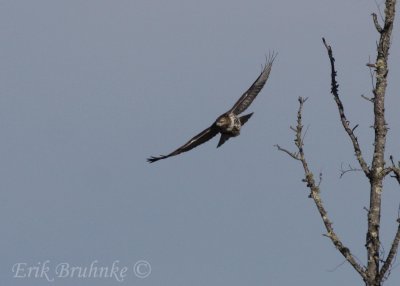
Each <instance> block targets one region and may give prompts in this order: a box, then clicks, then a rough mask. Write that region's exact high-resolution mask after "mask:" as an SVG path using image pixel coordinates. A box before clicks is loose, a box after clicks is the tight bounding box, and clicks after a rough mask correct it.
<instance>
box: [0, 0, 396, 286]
mask: <svg viewBox="0 0 400 286" xmlns="http://www.w3.org/2000/svg"><path fill="white" fill-rule="evenodd" d="M377 2H378V4H380V3H383V1H377ZM380 8H381V9H383V6H380ZM372 12H377V7H376V4H375V1H373V0H368V1H365V0H338V1H327V0H306V1H278V0H275V1H273V0H271V1H267V0H263V1H261V0H258V1H238V0H233V1H232V0H231V1H227V0H225V1H209V0H203V1H193V0H186V1H184V0H169V1H162V0H157V1H155V0H146V1H145V0H129V1H128V0H118V1H115V0H114V1H110V0H108V1H105V0H85V1H83V0H79V1H77V0H68V1H42V0H35V1H12V0H8V1H6V0H3V1H0V36H1V39H2V41H1V45H0V134H1V140H0V188H1V192H0V225H1V231H2V239H1V240H0V255H1V257H2V258H1V260H0V271H1V280H2V281H4V283H5V284H4V285H72V284H74V285H138V286H148V285H193V286H200V285H202V286H203V285H230V286H234V285H238V286H239V285H325V286H330V285H361V284H362V280H361V278H360V277H359V276H358V275H357V273H356V272H355V271H354V270H353V269H352V268H351V267H350V266H349V265H348V264H347V263H344V259H343V257H342V256H341V255H340V254H339V252H337V251H336V250H335V248H334V247H333V245H332V243H331V242H330V241H329V239H327V238H326V237H324V236H323V234H324V232H325V230H324V228H323V224H322V221H321V219H320V217H319V215H318V213H317V211H316V208H315V206H314V204H313V202H312V201H311V200H310V199H309V198H308V193H309V190H308V189H307V188H306V186H305V184H304V183H302V182H301V180H302V178H303V177H304V174H303V172H302V169H301V166H300V164H299V163H298V162H295V161H293V160H292V159H290V158H289V157H288V156H287V155H285V154H283V153H281V152H278V151H277V150H276V148H274V146H273V145H274V144H277V143H278V144H280V145H281V146H283V147H287V148H288V149H291V150H294V145H293V139H294V136H293V132H292V131H291V130H290V129H289V126H290V125H294V124H295V120H296V112H297V108H298V102H297V98H298V97H299V96H303V97H308V98H309V99H308V101H307V103H306V105H305V110H304V124H305V125H306V126H308V133H307V136H306V138H305V151H306V155H307V158H308V160H309V163H310V167H311V169H312V170H313V171H314V172H315V174H316V175H318V174H319V173H320V172H322V174H323V180H322V183H321V191H322V198H323V200H324V202H325V206H326V208H327V210H328V212H329V215H330V217H331V219H332V220H333V222H334V228H335V230H336V231H337V234H338V235H339V237H340V238H341V239H342V241H343V243H345V245H346V246H348V247H349V248H350V249H351V250H352V252H353V253H354V255H355V256H356V257H357V258H358V259H359V261H360V263H366V254H365V253H366V251H365V247H364V244H365V234H366V224H367V222H366V217H367V212H366V211H365V210H364V207H366V206H368V198H369V190H368V181H367V179H366V178H365V177H364V176H363V174H362V173H360V172H354V173H349V174H346V175H345V176H344V177H343V178H342V179H339V175H340V167H341V165H342V164H343V166H345V167H346V166H348V165H349V164H350V165H352V166H353V167H357V163H356V160H355V157H354V156H353V153H354V152H353V150H352V147H351V144H350V140H349V138H347V137H346V135H345V132H344V130H343V129H342V128H341V124H340V121H339V117H338V112H337V109H336V106H335V103H334V101H333V99H332V96H331V95H330V93H329V92H330V66H329V61H328V58H327V55H326V50H325V48H324V46H323V44H322V41H321V37H323V36H324V37H326V39H327V41H328V43H329V44H331V45H332V47H333V51H334V55H335V57H336V64H337V70H338V80H339V83H340V88H339V90H340V95H341V97H342V100H343V102H344V104H345V111H346V112H347V116H348V119H349V120H350V121H351V125H352V126H354V125H356V124H359V127H358V128H357V130H356V135H357V136H358V138H359V140H360V144H361V145H362V150H363V152H364V154H365V157H366V159H367V160H368V161H369V162H370V160H371V157H372V155H371V154H372V152H371V150H372V147H373V146H372V141H371V140H372V138H373V130H372V129H371V128H370V126H371V124H372V122H373V121H372V105H371V104H370V103H369V102H368V101H366V100H364V99H362V98H361V97H360V95H361V94H364V95H365V96H368V97H369V96H371V89H372V87H371V78H370V74H369V70H368V68H367V67H366V66H365V64H366V63H367V62H368V61H369V58H371V61H373V60H374V58H375V48H376V41H377V39H378V34H377V33H376V31H375V29H374V26H373V23H372V19H371V16H370V14H371V13H372ZM397 20H399V19H396V21H397ZM398 23H399V21H397V22H396V25H395V29H394V36H393V45H392V50H391V58H390V67H389V69H390V73H389V87H388V93H387V121H388V124H389V127H390V130H389V137H388V145H387V154H388V155H389V154H392V155H393V156H394V157H395V159H397V160H399V159H400V152H399V149H398V145H399V140H398V138H399V136H400V121H399V117H398V110H399V105H400V99H399V90H400V83H399V80H398V78H399V76H400V52H399V51H400V49H399V45H400V43H399V37H398V35H399V31H400V29H399V28H400V27H399V24H398ZM271 51H275V52H278V53H279V55H278V57H277V59H276V61H275V63H274V66H273V68H272V73H271V76H270V78H269V80H268V83H267V85H266V86H265V88H264V89H263V90H262V92H261V93H260V94H259V96H258V97H257V98H256V100H255V101H254V103H253V105H252V106H251V107H250V108H249V112H252V111H254V116H253V117H252V118H251V120H250V121H249V122H248V123H247V124H246V125H245V127H244V128H243V129H242V134H241V136H239V137H237V138H233V139H231V140H229V141H228V142H227V143H225V144H224V146H222V147H221V148H219V149H216V145H217V142H218V140H217V139H213V140H211V141H209V142H207V143H206V144H204V145H202V146H200V147H198V148H196V149H193V150H192V151H191V152H188V153H185V154H182V155H180V156H177V157H173V158H169V159H167V160H163V161H159V162H157V163H154V164H151V165H150V164H148V163H147V162H146V158H147V157H148V156H150V155H159V154H165V153H169V152H171V151H173V150H174V149H175V148H177V147H179V146H180V145H181V144H183V143H185V142H186V141H187V140H188V139H189V138H191V137H192V136H193V135H195V134H197V133H198V132H200V131H201V130H203V129H204V128H206V127H207V126H209V125H210V124H211V123H212V122H213V121H214V120H215V118H216V117H217V116H219V115H220V114H221V113H223V112H225V111H226V110H228V109H229V108H230V107H231V106H232V105H233V103H234V102H235V101H236V100H237V99H238V98H239V97H240V95H241V94H242V92H243V91H245V90H246V89H247V88H248V87H249V86H250V84H251V83H252V82H253V81H254V80H255V78H256V77H257V76H258V75H259V73H260V71H261V66H262V64H263V63H264V62H265V56H266V55H268V53H269V52H271ZM385 187H386V189H385V193H384V201H383V207H384V209H383V213H382V218H383V223H382V242H383V246H384V249H383V251H384V253H385V254H387V253H388V251H389V250H388V249H389V247H390V241H392V239H393V236H394V232H395V230H396V223H395V220H396V218H397V215H398V205H399V201H400V190H399V187H398V185H397V184H396V183H395V182H394V180H392V179H390V178H389V179H387V180H386V181H385ZM140 260H145V261H147V262H148V264H137V265H136V267H135V263H137V262H138V261H140ZM96 261H97V262H96ZM113 263H114V265H115V264H118V266H119V267H120V270H121V269H122V268H124V267H127V271H126V272H125V276H124V275H122V274H123V273H121V271H122V270H121V271H120V272H118V273H119V274H120V276H118V277H119V278H122V281H120V282H118V279H117V275H115V276H112V277H108V278H107V277H93V276H91V277H88V278H86V279H83V278H77V277H75V278H74V277H71V275H65V277H58V276H57V273H56V272H57V269H58V270H60V268H57V267H62V266H60V265H64V266H65V267H67V266H69V267H72V266H76V267H81V268H84V267H90V265H93V266H98V267H100V266H103V267H108V268H111V267H112V264H113ZM40 265H42V266H43V265H45V266H46V267H48V270H46V269H44V273H46V274H47V275H48V276H49V277H48V278H49V279H47V278H46V275H44V274H42V275H39V274H38V275H36V276H37V277H35V275H34V273H31V274H30V277H27V276H28V273H27V271H28V270H27V268H28V267H34V266H40ZM18 267H19V268H18ZM149 267H151V273H149V270H150V268H149ZM17 268H18V269H19V270H18V271H19V272H18V271H17ZM32 269H33V268H32ZM21 271H22V272H21ZM46 271H47V272H46ZM65 271H67V270H65ZM135 271H136V272H135ZM58 273H59V272H58ZM23 274H25V275H26V277H25V278H15V276H23ZM64 274H65V273H64ZM141 274H143V275H144V276H147V277H145V278H140V277H138V276H140V275H141ZM146 274H148V275H146ZM59 276H60V275H59ZM122 276H123V277H122ZM52 278H53V279H54V282H49V281H48V280H52ZM399 284H400V263H399V259H398V260H397V261H396V262H395V266H394V268H393V270H392V275H391V277H390V279H389V280H388V281H387V283H386V284H385V285H388V286H394V285H399Z"/></svg>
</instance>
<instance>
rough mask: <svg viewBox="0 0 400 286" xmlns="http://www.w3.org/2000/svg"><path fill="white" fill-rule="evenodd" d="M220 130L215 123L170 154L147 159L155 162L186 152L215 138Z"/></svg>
mask: <svg viewBox="0 0 400 286" xmlns="http://www.w3.org/2000/svg"><path fill="white" fill-rule="evenodd" d="M218 132H219V131H218V130H217V128H216V126H215V125H214V124H213V125H211V126H210V127H208V128H207V129H205V130H203V131H202V132H200V133H199V134H197V135H196V136H194V137H193V138H192V139H190V140H189V141H188V142H186V144H184V145H183V146H181V147H179V148H178V149H176V150H175V151H174V152H172V153H170V154H168V155H161V156H158V157H154V156H152V157H150V158H148V159H147V162H149V163H153V162H155V161H158V160H161V159H165V158H168V157H171V156H175V155H178V154H180V153H182V152H186V151H189V150H191V149H193V148H194V147H197V146H199V145H201V144H203V143H204V142H207V141H208V140H210V139H211V138H213V137H214V136H215V135H217V134H218Z"/></svg>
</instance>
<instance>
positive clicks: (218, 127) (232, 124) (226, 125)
mask: <svg viewBox="0 0 400 286" xmlns="http://www.w3.org/2000/svg"><path fill="white" fill-rule="evenodd" d="M274 59H275V55H274V54H272V55H270V57H269V58H268V60H267V62H266V64H265V66H264V68H263V70H262V72H261V74H260V75H259V76H258V78H257V79H256V81H255V82H254V83H253V84H252V85H251V87H250V88H249V89H248V90H247V91H246V92H245V93H244V94H243V95H242V96H241V97H240V98H239V100H238V101H237V102H236V103H235V104H234V106H233V107H232V108H231V109H230V110H229V111H227V112H225V113H224V114H222V115H221V116H219V117H218V118H217V119H216V120H215V122H214V123H213V124H212V125H211V126H210V127H208V128H207V129H205V130H203V131H202V132H200V133H199V134H197V135H196V136H194V137H193V138H192V139H190V140H189V141H188V142H187V143H186V144H184V145H183V146H181V147H179V148H178V149H176V150H175V151H173V152H172V153H170V154H168V155H161V156H158V157H150V158H148V159H147V161H148V162H149V163H153V162H156V161H158V160H161V159H166V158H168V157H171V156H175V155H178V154H180V153H182V152H187V151H189V150H191V149H193V148H194V147H196V146H198V145H200V144H203V143H204V142H206V141H208V140H210V139H211V138H213V137H214V136H216V135H217V134H218V133H220V134H221V137H220V139H219V142H218V145H217V148H218V147H220V146H221V145H222V144H224V143H225V142H226V141H227V140H228V139H229V138H231V137H236V136H238V135H239V134H240V129H241V127H242V126H243V125H244V124H245V123H246V122H247V120H249V119H250V117H251V116H252V115H253V113H249V114H247V115H243V116H240V117H239V116H238V115H239V114H240V113H242V112H243V111H244V110H246V109H247V108H248V107H249V106H250V104H251V103H252V102H253V100H254V99H255V98H256V96H257V95H258V93H259V92H260V91H261V89H262V88H263V87H264V85H265V83H266V82H267V79H268V77H269V74H270V72H271V68H272V63H273V62H274Z"/></svg>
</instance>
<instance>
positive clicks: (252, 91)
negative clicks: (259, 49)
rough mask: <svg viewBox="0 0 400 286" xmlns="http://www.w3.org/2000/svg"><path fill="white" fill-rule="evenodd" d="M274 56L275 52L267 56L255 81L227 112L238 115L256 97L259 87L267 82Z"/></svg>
mask: <svg viewBox="0 0 400 286" xmlns="http://www.w3.org/2000/svg"><path fill="white" fill-rule="evenodd" d="M275 57H276V54H275V53H272V54H270V55H269V56H268V58H267V60H266V63H265V66H264V68H263V70H262V72H261V74H260V75H259V76H258V78H257V79H256V81H255V82H254V83H253V84H252V85H251V86H250V88H249V89H248V90H247V91H246V92H245V93H244V94H243V95H242V96H241V97H240V98H239V100H238V101H237V102H236V103H235V105H234V106H233V107H232V108H231V110H229V111H228V113H231V112H233V113H234V114H235V115H238V114H240V113H242V112H243V111H245V110H246V109H247V108H248V107H249V106H250V104H251V103H252V102H253V100H254V99H255V98H256V96H257V95H258V93H259V92H260V91H261V89H262V88H263V87H264V85H265V83H266V82H267V79H268V77H269V74H270V72H271V68H272V64H273V62H274V60H275Z"/></svg>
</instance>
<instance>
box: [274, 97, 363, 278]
mask: <svg viewBox="0 0 400 286" xmlns="http://www.w3.org/2000/svg"><path fill="white" fill-rule="evenodd" d="M298 101H299V104H300V105H299V109H298V112H297V125H296V128H295V130H296V135H295V140H294V142H295V145H296V147H297V149H298V152H297V153H293V152H288V151H287V150H285V149H283V148H280V147H278V145H276V146H277V147H278V150H279V151H283V152H285V153H287V154H289V155H290V156H291V157H293V155H292V154H296V156H295V158H294V159H296V160H298V161H300V162H301V164H302V166H303V170H304V174H305V178H304V179H303V181H304V182H305V183H307V187H308V188H309V189H310V191H311V192H310V197H311V198H312V199H313V201H314V203H315V205H316V207H317V209H318V212H319V215H320V216H321V219H322V221H323V223H324V225H325V229H326V231H327V234H325V236H326V237H328V238H329V239H330V240H331V241H332V243H333V244H334V245H335V247H336V249H338V250H339V252H340V253H341V254H342V255H343V256H344V257H345V259H346V260H347V261H348V262H349V263H350V265H351V266H353V268H354V269H355V270H356V271H357V272H358V273H359V274H360V275H361V277H362V278H363V279H364V281H366V279H367V275H366V272H365V268H364V267H363V266H361V265H360V264H358V263H357V261H356V260H355V258H354V256H353V255H352V254H351V252H350V250H349V248H347V247H346V246H344V245H343V243H342V241H341V240H340V238H339V237H338V236H337V234H336V233H335V231H334V229H333V226H332V222H331V220H330V219H329V217H328V213H327V211H326V210H325V207H324V205H323V202H322V200H321V196H320V188H319V185H317V184H316V182H315V179H314V174H313V173H312V172H311V171H310V169H309V168H308V163H307V160H306V157H305V153H304V149H303V146H304V142H303V139H302V138H303V133H302V130H303V124H302V112H303V105H304V102H305V99H304V98H302V97H299V99H298ZM320 177H321V175H320Z"/></svg>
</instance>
